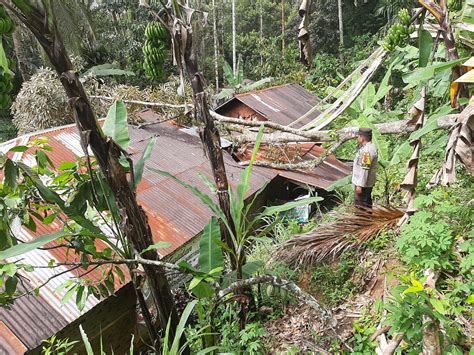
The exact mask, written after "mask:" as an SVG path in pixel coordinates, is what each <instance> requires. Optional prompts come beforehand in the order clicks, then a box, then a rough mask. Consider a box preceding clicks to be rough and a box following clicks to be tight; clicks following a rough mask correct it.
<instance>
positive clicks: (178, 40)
mask: <svg viewBox="0 0 474 355" xmlns="http://www.w3.org/2000/svg"><path fill="white" fill-rule="evenodd" d="M172 26H179V27H178V28H176V27H172V28H173V30H172V31H170V32H171V33H172V34H173V37H174V39H173V41H174V43H175V46H174V48H175V51H177V53H176V57H177V58H182V61H183V62H184V65H185V69H186V71H187V73H188V76H189V80H190V82H191V87H192V89H193V94H194V95H193V100H194V116H195V118H196V121H197V122H200V123H201V125H202V129H201V132H200V137H201V141H202V144H203V146H204V150H205V152H206V154H207V156H208V158H209V161H210V163H211V168H212V173H213V175H214V181H215V183H216V187H217V197H218V200H219V206H220V208H221V210H222V211H223V212H224V215H225V216H226V218H227V221H228V224H229V225H230V227H231V228H232V230H233V231H234V232H235V227H234V224H233V219H232V215H231V213H230V196H229V183H228V181H227V174H226V170H225V164H224V156H223V153H222V149H221V143H220V135H219V131H218V130H217V128H216V126H215V124H214V120H213V118H212V116H211V114H210V111H209V107H208V103H207V97H206V92H205V91H204V78H203V76H202V74H201V73H200V71H199V67H198V64H197V60H196V55H195V53H194V47H193V32H192V26H191V24H185V23H180V24H179V25H176V24H174V25H172ZM221 238H222V241H223V242H224V243H226V245H228V246H229V247H232V245H233V243H232V239H231V235H230V231H229V230H228V229H227V228H226V227H225V226H224V224H223V223H221ZM230 259H231V263H232V268H233V269H235V268H236V266H237V263H236V260H235V257H234V256H232V255H230Z"/></svg>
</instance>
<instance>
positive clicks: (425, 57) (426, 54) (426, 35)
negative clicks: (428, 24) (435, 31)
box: [418, 29, 433, 68]
mask: <svg viewBox="0 0 474 355" xmlns="http://www.w3.org/2000/svg"><path fill="white" fill-rule="evenodd" d="M432 47H433V37H431V33H430V32H429V31H427V30H425V29H421V30H420V32H419V35H418V48H419V49H420V59H419V62H418V66H419V67H420V68H421V67H426V66H427V65H428V61H429V58H430V54H431V49H432Z"/></svg>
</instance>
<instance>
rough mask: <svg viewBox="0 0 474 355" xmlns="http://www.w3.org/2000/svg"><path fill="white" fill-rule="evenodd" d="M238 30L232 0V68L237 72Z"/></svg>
mask: <svg viewBox="0 0 474 355" xmlns="http://www.w3.org/2000/svg"><path fill="white" fill-rule="evenodd" d="M236 37H237V32H236V30H235V0H232V70H233V71H234V75H236V74H237V43H236V41H237V38H236Z"/></svg>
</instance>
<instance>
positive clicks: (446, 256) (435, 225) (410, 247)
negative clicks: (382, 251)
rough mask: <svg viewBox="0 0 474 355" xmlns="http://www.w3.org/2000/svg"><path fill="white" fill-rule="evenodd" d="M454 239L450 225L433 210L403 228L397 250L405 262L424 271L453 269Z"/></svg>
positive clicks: (419, 215)
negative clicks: (428, 269)
mask: <svg viewBox="0 0 474 355" xmlns="http://www.w3.org/2000/svg"><path fill="white" fill-rule="evenodd" d="M453 241H454V239H453V236H452V234H451V231H450V228H449V225H448V224H447V223H446V222H444V221H440V220H439V219H438V218H436V216H435V215H434V214H433V213H432V212H429V211H420V212H418V213H416V214H415V215H413V216H412V217H411V219H410V223H409V224H407V225H404V226H403V227H402V229H401V234H400V238H399V239H398V240H397V248H398V250H399V252H400V253H401V254H402V260H403V261H404V262H406V263H407V264H409V265H413V266H415V267H419V268H422V269H425V268H433V269H440V268H444V269H452V265H451V264H450V258H451V247H452V245H453Z"/></svg>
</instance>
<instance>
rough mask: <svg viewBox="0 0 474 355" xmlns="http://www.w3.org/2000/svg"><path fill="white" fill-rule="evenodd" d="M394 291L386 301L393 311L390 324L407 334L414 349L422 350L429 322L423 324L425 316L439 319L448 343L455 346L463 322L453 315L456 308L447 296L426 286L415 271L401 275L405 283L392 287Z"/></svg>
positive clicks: (405, 335)
mask: <svg viewBox="0 0 474 355" xmlns="http://www.w3.org/2000/svg"><path fill="white" fill-rule="evenodd" d="M391 294H392V296H393V299H392V300H391V301H390V302H389V303H388V304H387V305H386V309H387V310H388V311H389V313H388V314H387V320H386V324H387V325H390V326H391V327H392V328H391V329H390V331H389V334H395V333H403V334H404V337H403V339H404V340H405V342H406V345H405V348H407V349H409V350H410V352H412V353H416V352H417V351H420V352H421V350H422V349H421V344H422V337H423V329H424V327H425V326H427V324H423V316H429V317H431V319H434V320H437V321H439V322H440V323H441V324H442V326H443V328H444V330H445V332H443V339H444V341H445V342H446V343H445V346H447V345H448V344H449V345H452V346H453V347H454V344H455V342H456V341H457V340H458V338H459V336H460V326H459V325H458V324H457V323H456V322H455V321H453V320H451V319H450V318H449V315H451V314H452V310H451V308H450V304H449V303H448V302H447V301H446V300H445V299H442V298H441V299H440V298H439V297H437V295H436V293H435V292H434V291H433V290H431V289H429V288H425V287H424V286H423V285H422V282H421V281H420V280H418V279H416V278H415V276H414V275H413V274H412V275H411V276H410V277H401V284H400V285H398V286H396V287H395V288H394V289H392V291H391Z"/></svg>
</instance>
